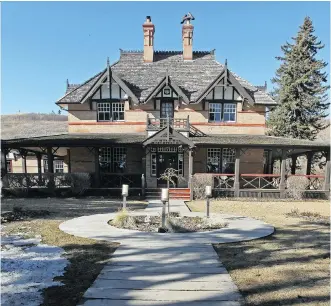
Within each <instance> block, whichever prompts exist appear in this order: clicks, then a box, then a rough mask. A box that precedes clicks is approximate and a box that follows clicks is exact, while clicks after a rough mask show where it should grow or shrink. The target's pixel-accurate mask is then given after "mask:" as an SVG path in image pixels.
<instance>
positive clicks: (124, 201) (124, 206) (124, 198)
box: [123, 196, 126, 209]
mask: <svg viewBox="0 0 331 306" xmlns="http://www.w3.org/2000/svg"><path fill="white" fill-rule="evenodd" d="M123 209H126V196H123Z"/></svg>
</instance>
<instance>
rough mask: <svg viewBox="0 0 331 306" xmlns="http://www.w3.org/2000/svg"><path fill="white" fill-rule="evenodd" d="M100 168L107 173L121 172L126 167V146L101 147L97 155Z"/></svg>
mask: <svg viewBox="0 0 331 306" xmlns="http://www.w3.org/2000/svg"><path fill="white" fill-rule="evenodd" d="M99 164H100V170H101V171H102V172H109V173H121V172H125V169H126V148H120V147H115V148H108V147H106V148H101V149H100V155H99Z"/></svg>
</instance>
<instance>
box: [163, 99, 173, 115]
mask: <svg viewBox="0 0 331 306" xmlns="http://www.w3.org/2000/svg"><path fill="white" fill-rule="evenodd" d="M160 117H161V118H168V117H169V118H173V117H174V104H173V102H172V101H161V113H160Z"/></svg>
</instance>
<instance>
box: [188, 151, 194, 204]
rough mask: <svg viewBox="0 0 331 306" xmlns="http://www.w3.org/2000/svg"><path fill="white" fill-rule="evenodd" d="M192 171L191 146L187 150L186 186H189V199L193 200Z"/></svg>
mask: <svg viewBox="0 0 331 306" xmlns="http://www.w3.org/2000/svg"><path fill="white" fill-rule="evenodd" d="M192 173H193V155H192V148H189V151H188V188H190V200H193V191H192Z"/></svg>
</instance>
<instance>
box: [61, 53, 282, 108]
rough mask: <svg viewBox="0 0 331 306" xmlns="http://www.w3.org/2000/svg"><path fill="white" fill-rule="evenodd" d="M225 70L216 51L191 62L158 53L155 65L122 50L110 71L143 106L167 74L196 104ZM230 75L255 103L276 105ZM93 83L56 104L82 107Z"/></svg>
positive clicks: (201, 55) (181, 56)
mask: <svg viewBox="0 0 331 306" xmlns="http://www.w3.org/2000/svg"><path fill="white" fill-rule="evenodd" d="M223 69H224V65H222V64H220V63H219V62H217V61H216V60H215V55H214V51H198V52H193V60H192V61H184V60H183V55H182V51H155V52H154V62H152V63H145V62H144V60H143V51H123V50H121V54H120V59H119V60H118V62H116V63H115V64H113V65H112V66H111V71H112V72H113V73H115V74H116V75H117V76H118V77H119V78H120V79H121V80H122V81H123V82H124V83H125V84H126V85H127V86H128V88H130V90H131V91H132V93H133V94H134V96H136V97H137V99H138V100H139V101H140V102H145V101H146V99H148V98H149V97H150V95H151V93H152V92H153V91H154V90H155V88H156V87H157V86H158V85H159V84H160V83H161V82H162V81H163V79H164V76H165V75H166V73H167V72H168V76H169V79H170V80H171V81H172V82H173V84H176V85H177V86H178V87H179V88H180V89H181V90H182V92H183V93H184V94H185V96H186V97H187V99H188V100H189V101H190V102H193V103H194V102H196V101H197V99H198V98H199V97H200V96H201V95H202V93H203V92H204V91H205V90H206V88H207V87H208V86H210V84H211V83H212V82H213V81H214V80H215V79H216V78H217V76H219V74H220V73H221V72H222V71H223ZM104 71H105V70H103V71H102V72H101V73H103V72H104ZM231 73H232V75H233V77H234V78H235V79H236V80H237V81H238V82H239V83H240V85H241V86H242V87H243V88H244V89H245V91H247V93H248V94H249V95H250V96H251V97H252V100H253V101H254V103H256V104H276V103H275V101H274V100H273V99H272V98H271V97H270V96H269V95H268V94H267V93H265V92H263V91H261V90H259V89H258V88H257V87H255V86H254V85H252V84H250V83H249V82H248V81H246V80H244V79H242V78H241V77H239V76H238V75H236V74H235V73H233V72H232V71H231ZM98 75H100V74H98ZM98 75H97V76H98ZM97 76H96V77H97ZM92 79H93V78H92ZM92 79H90V80H88V81H87V82H85V83H84V84H83V85H81V86H80V87H78V88H76V89H75V90H73V91H72V92H70V93H68V94H67V95H66V96H64V97H63V98H61V99H60V100H59V101H58V102H57V103H79V102H80V101H81V99H82V97H84V96H85V95H86V94H87V92H88V91H89V90H90V89H91V87H92V86H93V84H94V83H95V79H93V80H94V81H92Z"/></svg>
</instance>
